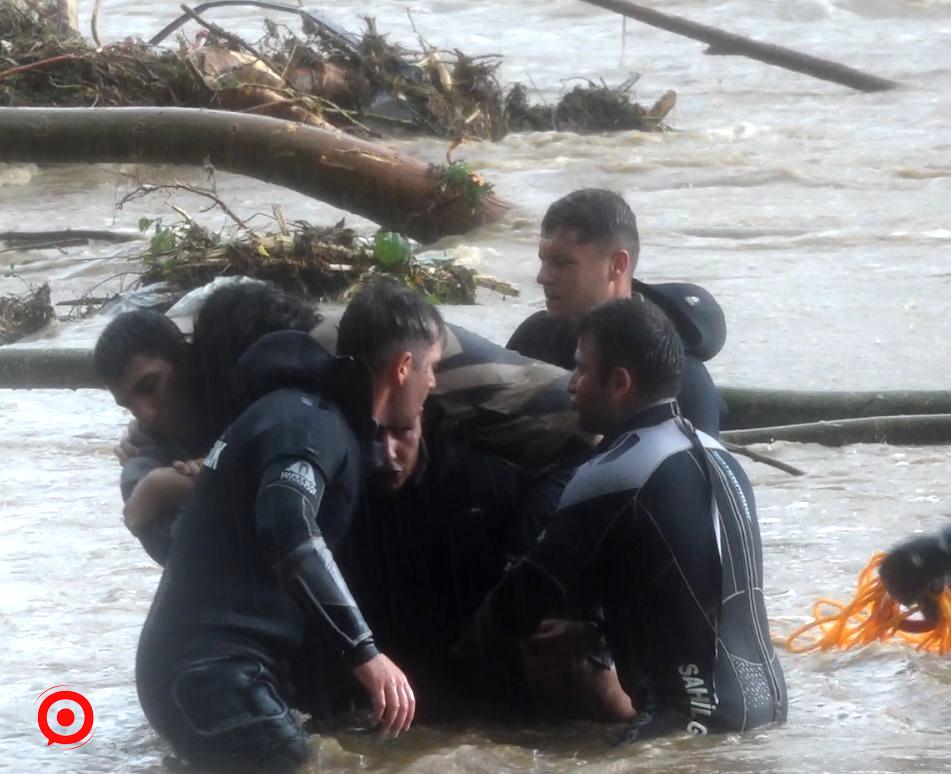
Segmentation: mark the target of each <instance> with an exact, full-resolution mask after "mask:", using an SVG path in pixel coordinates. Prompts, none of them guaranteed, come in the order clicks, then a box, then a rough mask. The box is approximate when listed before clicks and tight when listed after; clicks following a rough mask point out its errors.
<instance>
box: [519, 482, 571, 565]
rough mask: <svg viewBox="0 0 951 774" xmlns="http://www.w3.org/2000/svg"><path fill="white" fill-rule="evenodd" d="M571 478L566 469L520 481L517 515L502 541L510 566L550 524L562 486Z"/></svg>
mask: <svg viewBox="0 0 951 774" xmlns="http://www.w3.org/2000/svg"><path fill="white" fill-rule="evenodd" d="M573 474H574V468H566V469H564V470H561V471H554V472H552V473H549V474H546V475H543V476H531V477H525V478H524V479H523V480H522V484H521V485H522V494H521V500H520V502H519V506H518V512H517V513H516V514H515V518H514V519H513V520H512V523H511V524H510V525H509V528H508V531H507V533H506V539H505V553H506V556H507V558H508V560H509V562H510V563H514V562H515V561H517V560H518V559H519V558H520V557H521V556H523V555H524V554H525V553H526V552H527V551H528V549H529V548H531V546H532V545H533V544H534V543H535V541H536V540H537V539H538V536H539V535H541V533H542V532H543V531H544V529H545V527H547V526H548V524H549V523H550V522H551V519H552V516H553V515H554V513H555V511H556V510H557V508H558V500H559V498H560V497H561V493H562V491H563V490H564V488H565V484H567V483H568V480H569V479H570V478H571V476H572V475H573Z"/></svg>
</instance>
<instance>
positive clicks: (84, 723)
mask: <svg viewBox="0 0 951 774" xmlns="http://www.w3.org/2000/svg"><path fill="white" fill-rule="evenodd" d="M57 688H59V689H64V688H66V686H64V685H54V686H53V687H52V688H47V689H46V690H45V691H43V693H41V694H40V695H39V696H38V697H37V698H36V701H40V699H43V697H44V696H46V698H45V699H43V701H42V702H40V708H39V709H38V710H37V712H36V725H37V726H39V729H40V733H41V734H43V736H44V737H45V739H46V744H47V746H49V745H52V744H60V745H67V746H69V747H70V749H73V748H76V747H82V746H83V745H84V744H86V742H88V741H89V740H90V739H92V723H93V718H94V716H93V711H92V705H91V704H90V703H89V699H87V698H86V697H85V696H83V695H82V694H81V693H78V692H76V691H70V690H56V689H57ZM47 694H48V695H47ZM34 703H35V702H34ZM54 705H59V706H57V707H56V711H55V713H52V714H53V718H54V720H55V722H56V725H57V726H59V730H56V729H54V728H52V727H51V725H50V714H51V710H52V709H53V706H54ZM77 715H78V716H79V718H81V719H80V720H77Z"/></svg>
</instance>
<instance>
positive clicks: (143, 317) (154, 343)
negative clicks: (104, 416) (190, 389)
mask: <svg viewBox="0 0 951 774" xmlns="http://www.w3.org/2000/svg"><path fill="white" fill-rule="evenodd" d="M187 348H188V344H187V342H186V341H185V335H184V334H183V333H182V332H181V331H180V330H179V329H178V326H177V325H175V323H173V322H172V321H171V320H169V319H168V318H167V317H166V316H165V315H164V314H159V313H158V312H153V311H150V310H148V309H136V310H133V311H131V312H123V313H122V314H120V315H117V316H116V317H115V318H114V319H113V320H112V321H111V322H110V323H109V324H108V325H107V326H106V327H105V328H104V329H103V331H102V333H101V334H99V339H98V341H96V349H95V351H94V352H93V368H95V371H96V375H97V376H98V377H99V378H100V379H101V380H102V381H103V382H105V383H106V384H115V383H116V382H117V381H119V379H121V378H122V375H123V374H124V373H125V371H126V369H127V368H128V367H129V363H130V362H131V361H132V358H134V357H135V356H136V355H149V356H152V357H160V358H163V359H165V360H168V361H169V362H170V363H172V364H173V365H175V366H178V365H181V364H182V363H183V362H184V360H185V355H186V352H187Z"/></svg>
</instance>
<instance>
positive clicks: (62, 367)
mask: <svg viewBox="0 0 951 774" xmlns="http://www.w3.org/2000/svg"><path fill="white" fill-rule="evenodd" d="M87 387H100V388H101V387H104V385H103V384H102V382H100V381H99V379H97V378H96V373H95V371H94V370H93V366H92V350H89V349H21V348H19V347H0V389H14V390H46V389H50V390H53V389H69V390H78V389H83V388H87Z"/></svg>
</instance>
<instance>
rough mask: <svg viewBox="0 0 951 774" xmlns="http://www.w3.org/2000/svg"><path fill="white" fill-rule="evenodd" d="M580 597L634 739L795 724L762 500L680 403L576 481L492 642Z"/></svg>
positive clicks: (497, 613) (512, 590) (513, 579)
mask: <svg viewBox="0 0 951 774" xmlns="http://www.w3.org/2000/svg"><path fill="white" fill-rule="evenodd" d="M711 480H712V482H713V486H712V488H711ZM569 594H572V595H574V594H581V595H582V596H584V597H588V598H589V599H590V600H591V601H592V602H593V603H600V604H602V605H603V608H604V617H605V627H606V635H607V640H608V644H609V646H610V648H611V650H612V652H613V654H614V657H615V659H616V662H617V666H618V672H619V675H620V678H621V684H622V685H623V686H624V688H625V690H626V691H627V692H628V693H629V694H630V695H631V697H632V699H633V702H634V706H635V708H636V709H637V710H638V713H639V717H638V720H637V723H636V724H635V727H634V728H633V729H632V731H631V734H630V735H629V738H632V739H633V738H644V737H648V736H656V735H659V734H663V733H669V732H671V731H674V730H677V729H678V728H679V729H682V730H686V731H688V732H691V733H701V734H702V733H707V732H726V731H741V730H744V729H748V728H753V727H755V726H759V725H762V724H764V723H769V722H772V721H780V720H784V719H785V716H786V687H785V682H784V678H783V673H782V670H781V668H780V665H779V662H778V660H777V657H776V654H775V653H774V651H773V647H772V645H771V643H770V639H769V630H768V624H767V619H766V607H765V603H764V600H763V563H762V548H761V543H760V534H759V528H758V526H757V520H756V511H755V505H754V502H753V492H752V488H751V487H750V484H749V481H748V480H747V478H746V476H745V474H744V473H743V470H742V468H741V467H740V466H739V464H738V463H737V462H736V461H735V460H734V459H733V458H732V457H731V456H730V455H729V454H728V453H727V452H726V451H725V450H724V449H723V448H722V447H721V446H720V445H719V444H718V443H717V442H716V441H714V440H713V439H711V438H710V437H709V436H706V435H704V434H702V433H694V431H693V430H692V429H691V428H690V427H689V426H688V425H687V424H686V423H684V422H683V420H682V419H681V418H680V417H679V416H678V415H677V413H676V407H675V404H674V403H673V402H664V403H660V404H657V405H654V406H652V407H650V408H648V409H646V410H644V411H642V412H640V413H639V414H638V415H637V416H636V417H634V418H633V419H632V420H631V422H630V423H628V425H627V426H626V428H625V429H624V431H623V432H621V433H620V434H619V435H617V436H615V437H614V438H612V439H610V440H608V441H607V442H606V443H605V444H603V445H602V447H601V453H600V454H598V455H597V456H596V457H594V458H593V459H592V460H591V461H589V462H588V463H586V464H585V465H583V466H582V467H580V468H579V469H578V471H577V472H576V474H575V476H574V478H573V479H572V480H571V481H570V482H569V484H568V486H567V487H566V489H565V491H564V493H563V495H562V498H561V501H560V503H559V507H558V511H557V512H556V514H555V516H554V517H553V519H552V521H551V523H550V524H549V526H548V528H547V529H546V530H545V532H544V533H543V534H542V536H541V537H540V538H539V540H538V542H537V543H536V544H535V545H534V547H533V548H532V549H531V550H530V551H529V553H528V554H527V555H526V557H525V558H524V559H523V560H522V561H521V562H520V563H518V564H517V565H515V567H513V568H512V570H510V571H509V573H508V574H507V575H506V577H505V579H504V580H503V581H502V583H501V584H500V585H499V586H498V587H496V589H495V590H494V591H493V592H492V594H491V596H490V597H489V599H488V601H487V602H486V605H485V606H484V607H483V609H482V611H481V613H480V619H481V620H482V622H483V627H480V628H482V630H483V631H487V630H490V629H491V628H492V627H491V626H489V625H488V624H489V622H490V621H491V622H494V624H495V625H501V627H502V628H505V629H509V630H514V631H517V632H519V633H520V634H528V633H530V632H531V631H532V629H533V628H534V626H535V625H536V624H537V623H538V622H539V621H540V620H541V619H543V618H544V617H547V616H551V615H554V614H557V613H558V612H560V609H561V607H562V605H563V604H564V600H565V599H566V597H567V596H568V595H569Z"/></svg>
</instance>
